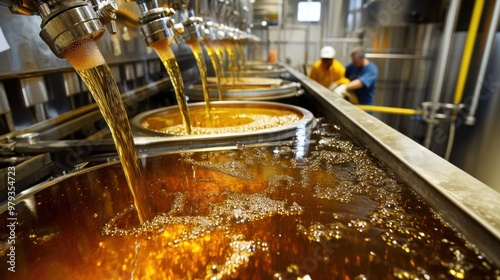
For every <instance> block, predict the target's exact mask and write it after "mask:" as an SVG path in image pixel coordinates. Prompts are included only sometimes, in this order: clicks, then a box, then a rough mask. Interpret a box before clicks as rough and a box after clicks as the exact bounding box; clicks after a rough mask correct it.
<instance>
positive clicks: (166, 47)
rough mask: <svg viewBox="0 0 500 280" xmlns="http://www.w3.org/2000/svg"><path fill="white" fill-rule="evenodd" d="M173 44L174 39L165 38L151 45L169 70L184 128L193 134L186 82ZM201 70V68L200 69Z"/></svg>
mask: <svg viewBox="0 0 500 280" xmlns="http://www.w3.org/2000/svg"><path fill="white" fill-rule="evenodd" d="M171 45H172V39H164V40H160V41H158V42H155V43H153V44H151V45H150V46H149V47H151V48H153V49H154V50H155V51H156V53H157V54H158V56H159V57H160V59H161V61H162V62H163V65H164V66H165V69H166V70H167V72H168V76H169V77H170V80H171V81H172V85H173V87H174V90H175V96H176V98H177V103H178V104H179V109H180V112H181V117H182V122H183V124H184V128H185V129H186V134H188V135H190V134H191V122H190V120H189V110H188V106H187V101H186V95H185V93H184V83H183V81H182V76H181V71H180V69H179V65H178V64H177V60H176V59H175V55H174V52H173V51H172V48H170V46H171ZM200 72H201V70H200Z"/></svg>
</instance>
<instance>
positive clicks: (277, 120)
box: [141, 103, 302, 135]
mask: <svg viewBox="0 0 500 280" xmlns="http://www.w3.org/2000/svg"><path fill="white" fill-rule="evenodd" d="M189 113H190V116H191V122H192V124H193V125H192V127H191V129H192V132H191V134H193V135H215V134H227V133H241V132H249V131H257V130H265V129H269V128H277V127H280V126H285V125H293V124H294V123H297V122H298V121H299V120H300V118H301V117H302V116H301V115H300V113H298V112H297V111H295V110H291V109H288V110H287V109H284V108H267V107H258V106H246V105H245V104H243V105H240V106H234V105H227V106H225V105H224V103H218V104H214V105H213V106H212V108H211V111H210V116H207V114H206V112H205V111H204V108H202V107H200V106H192V107H190V108H189ZM141 125H142V127H144V128H146V129H148V130H152V131H156V132H162V133H167V134H174V135H184V134H185V133H184V130H183V129H182V126H181V120H180V118H179V115H178V114H176V112H175V111H165V112H163V113H156V114H151V115H150V116H146V117H144V118H142V119H141Z"/></svg>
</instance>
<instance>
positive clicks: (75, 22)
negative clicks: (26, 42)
mask: <svg viewBox="0 0 500 280" xmlns="http://www.w3.org/2000/svg"><path fill="white" fill-rule="evenodd" d="M84 3H85V2H84ZM55 13H56V11H53V12H52V13H51V14H55ZM51 14H48V15H47V17H45V18H44V19H43V20H42V24H41V28H42V30H41V31H40V37H41V38H42V39H43V41H45V43H46V44H47V45H48V46H49V47H50V49H51V50H52V52H53V53H54V54H55V55H56V56H57V57H63V55H62V54H63V52H64V50H66V48H67V47H69V46H70V45H71V44H73V43H74V42H75V41H77V40H79V39H80V38H83V37H87V36H88V37H90V38H92V39H93V40H98V39H99V38H100V37H101V36H102V35H103V33H104V28H103V26H102V23H101V21H100V19H99V17H98V16H97V14H96V12H95V11H94V9H93V8H92V7H91V6H90V5H89V4H84V5H80V6H76V7H71V8H70V9H68V10H66V11H64V12H62V13H58V14H56V15H55V16H53V17H51V16H50V15H51Z"/></svg>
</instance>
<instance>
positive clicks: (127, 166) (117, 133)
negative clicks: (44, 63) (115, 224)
mask: <svg viewBox="0 0 500 280" xmlns="http://www.w3.org/2000/svg"><path fill="white" fill-rule="evenodd" d="M63 56H64V57H65V58H66V59H67V60H68V61H69V62H70V63H71V65H72V66H73V67H74V68H75V70H76V71H77V73H78V74H79V75H80V77H81V78H82V80H83V81H84V82H85V84H86V85H87V87H88V88H89V90H90V92H91V93H92V96H93V97H94V99H95V101H96V103H97V105H98V106H99V109H100V111H101V113H102V115H103V117H104V119H105V120H106V123H107V124H108V126H109V129H110V130H111V134H112V136H113V139H114V141H115V146H116V150H117V152H118V156H119V158H120V161H121V164H122V166H123V170H124V173H125V177H126V179H127V183H128V186H129V188H130V191H131V192H132V195H133V197H134V204H135V207H136V209H137V213H138V215H139V220H140V221H142V222H144V221H147V220H149V219H150V218H152V217H153V214H152V212H151V210H150V209H149V206H148V205H149V204H148V199H147V197H146V193H145V192H144V191H143V190H142V189H141V187H142V184H141V182H142V175H141V167H140V166H139V162H138V161H137V157H136V151H135V146H134V139H133V137H132V133H131V130H130V123H129V121H128V118H127V113H126V111H125V106H124V105H123V102H122V99H121V95H120V91H119V89H118V87H117V85H116V82H115V80H114V79H113V76H112V74H111V71H110V69H109V67H108V65H107V64H106V61H105V60H104V58H103V56H102V54H101V53H100V51H99V49H98V47H97V44H96V43H95V41H93V40H91V39H82V40H80V41H77V42H75V43H74V44H73V45H71V46H69V47H68V48H67V49H66V50H65V51H64V53H63Z"/></svg>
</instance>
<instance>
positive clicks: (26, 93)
mask: <svg viewBox="0 0 500 280" xmlns="http://www.w3.org/2000/svg"><path fill="white" fill-rule="evenodd" d="M21 88H22V91H23V100H24V106H26V107H32V106H35V105H37V104H44V103H47V101H49V97H48V94H47V89H46V87H45V82H44V81H43V77H32V78H25V79H22V80H21Z"/></svg>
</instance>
